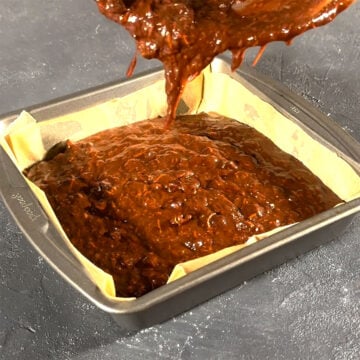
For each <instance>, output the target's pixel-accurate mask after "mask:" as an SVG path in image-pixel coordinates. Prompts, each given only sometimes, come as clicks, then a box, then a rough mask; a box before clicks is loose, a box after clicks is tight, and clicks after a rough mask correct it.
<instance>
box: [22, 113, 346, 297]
mask: <svg viewBox="0 0 360 360" xmlns="http://www.w3.org/2000/svg"><path fill="white" fill-rule="evenodd" d="M52 156H53V154H52ZM26 175H27V176H28V177H29V178H30V179H31V180H32V181H33V182H35V183H36V184H37V185H38V186H39V187H40V188H41V189H43V190H44V191H45V193H46V194H47V197H48V199H49V201H50V203H51V205H52V207H53V209H54V211H55V213H56V215H57V216H58V218H59V220H60V222H61V224H62V226H63V228H64V230H65V232H66V233H67V234H68V236H69V238H70V240H71V241H72V243H73V244H74V245H75V246H76V247H77V248H78V249H79V250H80V251H81V252H82V253H83V254H84V255H85V256H87V257H88V258H89V259H90V260H91V261H92V262H94V263H95V264H96V265H98V266H99V267H100V268H102V269H104V270H105V271H106V272H108V273H110V274H112V275H113V277H114V280H115V284H116V291H117V295H118V296H140V295H142V294H144V293H146V292H148V291H150V290H152V289H154V288H156V287H158V286H161V285H163V284H165V283H166V281H167V279H168V276H169V274H170V272H171V270H172V269H173V267H174V265H176V264H177V263H180V262H183V261H186V260H189V259H193V258H197V257H200V256H202V255H206V254H209V253H212V252H215V251H217V250H220V249H222V248H225V247H228V246H231V245H235V244H241V243H244V242H245V241H246V239H247V238H248V237H249V236H251V235H253V234H258V233H262V232H265V231H268V230H271V229H273V228H276V227H278V226H282V225H286V224H290V223H294V222H297V221H301V220H303V219H306V218H308V217H310V216H312V215H314V214H317V213H319V212H321V211H324V210H325V209H329V208H331V207H333V206H334V205H336V204H338V203H339V202H341V200H340V199H339V198H338V197H337V196H336V195H335V194H333V193H332V192H331V191H330V190H329V189H328V188H327V187H326V186H325V185H324V184H323V183H321V181H320V180H319V179H318V178H317V177H315V176H314V175H313V174H312V173H310V171H309V170H307V169H306V168H304V166H303V165H302V164H301V163H300V162H299V161H298V160H296V159H295V158H293V157H292V156H290V155H287V154H285V153H284V152H282V151H281V150H280V149H279V148H277V147H276V146H275V145H274V144H273V143H272V142H271V141H270V140H269V139H267V138H266V137H264V136H263V135H261V134H259V133H258V132H257V131H256V130H254V129H253V128H250V127H248V126H246V125H243V124H241V123H239V122H237V121H233V120H229V119H226V118H215V119H214V118H211V117H209V116H208V115H205V114H200V115H193V116H184V117H179V118H177V119H176V120H175V122H174V123H173V126H172V127H171V128H170V129H169V130H164V128H163V123H162V121H161V119H154V120H151V121H149V120H148V121H143V122H139V123H136V124H133V125H130V126H126V127H119V128H115V129H110V130H107V131H104V132H101V133H98V134H96V135H93V136H91V137H89V138H86V139H84V140H81V141H79V142H76V143H71V142H68V143H67V144H66V147H65V149H64V151H63V152H61V153H59V154H57V155H56V156H55V157H53V158H52V159H51V160H48V161H41V162H39V163H37V164H35V165H33V166H32V167H31V168H29V169H28V170H26Z"/></svg>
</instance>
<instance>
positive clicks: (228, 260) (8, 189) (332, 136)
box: [0, 57, 360, 330]
mask: <svg viewBox="0 0 360 360" xmlns="http://www.w3.org/2000/svg"><path fill="white" fill-rule="evenodd" d="M212 71H213V72H222V73H227V74H230V76H232V77H234V78H235V79H236V80H238V81H240V82H241V83H242V84H243V85H245V86H247V87H248V88H249V89H250V90H251V91H253V92H254V93H255V94H256V95H258V96H259V97H261V98H262V99H264V100H266V101H267V102H269V103H270V104H271V105H273V106H274V107H275V108H277V110H279V111H280V112H282V113H283V114H285V115H286V116H288V117H289V118H290V119H291V120H292V121H294V122H296V123H298V124H300V126H301V127H302V128H303V129H304V130H305V131H307V132H310V133H311V134H312V136H314V137H316V139H317V140H318V141H319V142H322V143H323V144H325V145H326V146H328V147H330V148H331V149H332V150H334V151H336V152H337V153H338V154H339V156H341V157H343V158H344V159H345V160H346V161H347V162H348V163H350V165H352V166H353V167H354V169H355V170H356V172H357V173H359V174H360V164H359V161H360V144H359V143H358V142H356V141H355V140H354V139H353V138H352V137H351V136H350V135H348V134H347V133H346V132H345V131H343V129H342V128H341V127H340V126H338V125H337V124H336V123H335V122H333V121H332V120H331V119H329V118H328V117H326V116H324V115H323V114H322V113H320V112H319V111H317V110H316V109H314V108H312V107H311V106H310V105H309V104H308V103H307V102H306V101H305V100H303V99H302V98H300V97H298V96H296V95H294V94H292V93H290V92H289V90H287V89H286V88H285V87H283V86H281V85H279V84H276V83H274V82H273V81H272V80H270V79H268V78H266V77H265V76H262V75H259V74H258V73H257V72H256V71H255V70H254V69H252V68H248V67H246V66H243V67H241V69H240V70H238V71H237V72H234V73H232V72H231V70H230V66H229V62H228V60H227V59H226V58H225V57H219V58H216V59H215V60H214V61H213V63H212ZM162 78H163V71H162V70H157V71H154V72H151V73H147V74H144V75H142V76H138V77H136V78H133V79H131V80H129V81H126V82H121V83H119V82H116V83H111V84H107V85H104V86H102V87H98V88H95V89H91V90H88V91H85V92H81V93H77V94H75V95H72V96H69V97H66V98H62V99H58V100H55V101H53V102H49V103H46V104H42V105H37V106H34V107H32V108H28V109H26V110H28V111H29V112H30V113H31V114H32V115H34V117H35V118H36V119H37V120H38V121H44V120H47V119H50V118H53V117H56V116H59V115H64V114H66V113H70V112H74V111H78V110H80V109H82V108H86V107H89V106H91V105H94V104H96V103H100V102H103V101H106V100H110V99H112V98H114V97H121V96H124V95H127V94H129V93H131V92H133V91H136V90H139V89H141V88H143V87H145V86H147V85H150V84H152V83H153V82H155V81H157V80H159V79H162ZM18 114H19V111H18V112H14V113H12V114H7V115H4V116H2V117H0V132H1V131H2V130H1V129H5V128H6V127H7V126H8V124H10V122H11V121H12V120H14V119H15V117H16V116H17V115H18ZM0 173H1V176H0V194H1V196H2V199H3V201H4V203H5V205H6V206H7V208H8V210H9V211H10V213H11V214H12V216H13V217H14V219H15V221H16V223H17V224H18V226H19V227H20V228H21V230H22V231H23V233H24V235H25V236H26V238H27V239H28V240H29V241H30V243H31V244H32V245H33V246H34V247H35V248H36V249H37V251H38V252H39V253H40V254H41V255H42V256H43V257H44V258H45V259H46V260H47V261H48V263H49V264H50V265H51V266H52V267H53V268H54V269H55V270H56V271H57V272H58V273H59V274H60V275H61V276H63V277H64V278H65V279H66V280H67V281H68V282H69V283H70V284H72V286H74V287H75V288H76V289H77V290H78V291H80V292H81V293H82V294H83V295H84V296H86V297H87V298H88V299H89V300H90V301H91V302H93V303H94V304H95V305H97V306H98V307H99V308H101V309H103V310H104V311H106V312H107V313H109V314H111V315H112V316H113V318H114V319H115V321H116V322H117V323H118V324H119V325H120V326H121V327H123V328H126V329H131V330H136V329H140V328H144V327H148V326H151V325H153V324H156V323H160V322H162V321H165V320H167V319H169V318H171V317H173V316H175V315H177V314H179V313H181V312H184V311H186V310H188V309H190V308H192V307H194V306H196V305H198V304H200V303H201V302H204V301H206V300H208V299H210V298H211V297H214V296H216V295H218V294H220V293H222V292H224V291H227V290H229V289H231V288H233V287H235V286H237V285H239V284H241V283H242V282H244V281H245V280H249V279H250V278H251V277H254V276H256V275H258V274H260V273H262V272H264V271H267V270H269V269H271V268H272V267H274V266H277V265H279V264H281V263H283V262H285V261H287V260H289V259H291V258H294V257H296V256H298V255H300V254H302V253H304V252H306V251H309V250H311V249H313V248H315V247H317V246H319V245H321V244H323V243H325V242H328V241H330V240H332V239H334V238H335V237H336V236H339V235H340V234H341V232H342V231H343V230H344V229H345V227H346V226H347V225H348V224H349V223H350V222H351V220H352V218H353V217H354V216H355V214H356V213H357V212H359V211H360V199H356V200H352V201H350V202H348V203H345V204H343V205H341V206H338V207H336V208H333V209H330V210H328V211H326V212H323V213H321V214H319V215H316V216H314V217H312V218H311V219H308V220H305V221H303V222H301V223H298V224H296V225H294V226H292V227H289V228H287V229H285V230H283V231H281V232H279V233H277V234H274V235H272V236H269V237H268V238H266V239H264V240H262V241H260V242H258V243H255V244H253V245H250V246H248V247H246V248H244V249H242V250H240V251H237V252H235V253H233V254H231V255H228V256H226V257H224V258H222V259H221V260H218V261H216V262H214V263H212V264H210V265H207V266H205V267H203V268H201V269H199V270H197V271H195V272H193V273H191V274H189V275H186V276H185V277H183V278H181V279H179V280H176V281H174V282H173V283H170V284H167V285H165V286H162V287H160V288H158V289H156V290H153V291H152V292H150V293H148V294H146V295H144V296H142V297H140V298H138V299H136V300H134V301H129V302H123V303H119V302H113V301H111V300H110V299H108V298H106V297H105V296H104V295H103V294H102V293H101V292H100V291H99V290H98V289H97V287H96V286H95V285H94V283H93V282H92V281H91V280H90V279H89V278H88V277H87V276H86V275H85V273H84V269H83V267H82V265H81V264H80V262H79V261H78V260H77V259H76V258H75V256H74V255H73V254H72V253H71V252H70V251H69V249H68V247H67V245H66V244H65V242H64V241H63V239H62V237H61V236H60V234H59V233H58V232H57V230H56V229H55V227H54V226H53V224H52V223H51V222H50V221H49V220H48V218H47V216H46V215H45V213H44V212H43V210H42V208H41V206H40V205H39V203H38V201H37V199H36V198H35V196H34V195H33V193H32V192H31V190H30V188H29V187H28V185H27V184H26V182H25V180H24V179H23V177H22V175H21V174H20V172H19V171H18V170H17V168H16V167H15V165H14V164H13V162H12V161H11V159H10V158H9V157H8V155H7V154H6V153H5V151H4V150H3V149H2V147H1V146H0Z"/></svg>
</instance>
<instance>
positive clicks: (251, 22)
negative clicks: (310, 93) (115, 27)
mask: <svg viewBox="0 0 360 360" xmlns="http://www.w3.org/2000/svg"><path fill="white" fill-rule="evenodd" d="M96 2H97V5H98V7H99V10H100V11H101V12H102V13H103V14H104V15H105V16H107V17H108V18H110V19H111V20H114V21H116V22H118V23H119V24H121V25H123V26H124V27H125V28H126V29H127V30H128V31H129V32H130V34H132V36H133V37H134V38H135V40H136V43H137V50H138V52H139V53H141V54H142V55H143V56H144V57H146V58H158V59H159V60H161V61H162V62H163V63H164V67H165V76H166V92H167V96H168V116H167V121H168V124H169V123H170V122H171V121H172V120H173V119H174V117H175V111H176V107H177V104H178V102H179V99H180V96H181V93H182V91H183V88H184V86H185V84H186V82H187V81H189V80H190V79H192V78H194V77H195V76H196V75H198V74H199V73H200V72H201V70H202V69H203V68H204V67H205V66H207V65H208V64H209V63H210V62H211V61H212V59H213V58H214V57H215V56H216V55H218V54H220V53H222V52H224V51H225V50H230V51H231V52H232V54H233V60H232V67H233V69H235V68H237V67H238V66H239V65H240V64H241V62H242V60H243V56H244V52H245V50H246V49H247V48H249V47H252V46H262V47H264V46H265V45H266V44H267V43H269V42H271V41H275V40H280V41H286V42H290V41H291V39H293V38H294V37H295V36H296V35H299V34H301V33H303V32H304V31H306V30H309V29H311V28H314V27H317V26H321V25H324V24H326V23H328V22H330V21H331V20H333V19H334V18H335V16H336V15H337V14H338V13H340V12H341V11H343V10H344V9H345V8H346V7H348V6H349V5H350V4H351V3H352V2H353V0H177V1H174V0H96ZM262 49H263V48H262ZM260 54H261V52H260ZM133 66H135V58H134V62H133V63H132V67H133ZM130 72H131V71H130Z"/></svg>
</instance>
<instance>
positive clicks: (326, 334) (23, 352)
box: [0, 0, 360, 360]
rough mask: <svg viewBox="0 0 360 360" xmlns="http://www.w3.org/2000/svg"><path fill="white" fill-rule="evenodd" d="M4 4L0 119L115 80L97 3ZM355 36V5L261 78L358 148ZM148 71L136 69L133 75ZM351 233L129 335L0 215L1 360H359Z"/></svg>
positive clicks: (119, 65)
mask: <svg viewBox="0 0 360 360" xmlns="http://www.w3.org/2000/svg"><path fill="white" fill-rule="evenodd" d="M0 4H1V5H2V10H1V12H0V112H1V113H5V112H10V111H12V110H15V109H18V108H26V107H27V106H30V105H33V104H35V103H40V102H44V101H46V100H50V99H53V98H56V97H59V96H62V95H66V94H70V93H72V92H74V91H78V90H82V89H86V88H89V87H92V86H96V85H99V84H103V83H106V82H109V81H112V80H116V79H121V78H124V74H125V71H126V68H127V66H128V63H129V61H130V59H131V57H132V54H133V50H134V44H133V41H132V39H131V38H130V36H129V35H128V34H127V33H126V32H125V31H124V30H122V29H121V28H120V27H119V26H117V25H116V24H113V23H111V22H110V21H107V20H106V19H105V18H103V17H102V16H101V15H99V13H98V12H97V9H96V5H95V2H94V1H91V0H76V1H75V0H62V1H46V0H32V1H27V0H16V1H11V2H9V1H5V0H0ZM359 24H360V3H356V4H355V5H353V6H352V8H350V9H349V10H347V11H346V12H345V13H343V14H341V15H340V16H339V17H338V18H337V19H336V20H335V21H334V22H333V23H332V24H330V25H327V26H325V27H323V28H321V29H316V30H312V31H310V32H308V33H307V34H304V35H302V36H300V37H298V38H297V39H295V41H294V43H293V45H292V46H290V47H289V46H286V45H284V44H281V43H274V44H272V45H270V46H269V47H268V48H267V50H266V52H265V54H264V56H263V57H262V59H261V61H260V62H259V64H258V65H257V69H258V71H259V72H262V73H265V74H267V75H269V76H271V77H272V78H274V79H276V80H279V81H280V82H282V83H283V84H285V85H286V86H288V87H289V88H290V89H292V90H293V91H294V92H296V93H298V94H300V95H302V96H303V97H305V98H306V99H307V100H308V101H310V102H312V103H313V105H314V106H316V107H318V108H320V109H321V110H322V111H323V112H324V113H325V114H328V115H329V116H331V117H332V118H334V119H335V120H336V121H337V122H338V123H340V124H341V126H342V127H343V128H344V129H345V130H346V131H348V132H349V133H350V134H351V135H352V136H353V137H355V138H356V139H357V140H360V121H359V113H360V101H359V95H360V76H359V68H360V33H359V32H358V26H359ZM253 57H254V51H253V50H251V51H249V52H248V54H247V61H251V59H252V58H253ZM154 66H159V63H158V62H156V61H145V60H140V61H139V64H138V67H137V71H138V72H139V71H143V70H145V69H150V68H153V67H154ZM0 176H2V175H1V174H0ZM359 231H360V219H359V217H357V218H355V220H354V221H353V223H352V224H351V225H350V226H349V227H348V228H347V230H346V231H345V233H344V234H343V235H342V236H341V237H339V238H337V239H335V241H333V242H331V243H329V244H328V245H326V246H322V247H321V248H319V249H317V250H315V251H312V252H311V253H308V254H306V255H303V256H301V257H300V258H298V259H295V260H293V261H290V262H288V263H286V264H284V265H282V266H280V267H278V268H276V269H274V270H272V271H270V272H268V273H266V274H263V275H261V276H258V277H256V278H255V279H253V280H251V281H249V282H247V283H246V284H244V285H242V286H239V287H237V288H236V289H234V290H232V291H229V292H227V293H225V294H223V295H221V296H218V297H216V298H215V299H212V300H210V301H208V302H207V303H205V304H202V305H201V306H198V307H196V308H194V309H193V310H191V311H189V312H187V313H185V314H183V315H180V316H178V317H176V318H175V319H172V320H169V321H168V322H166V323H163V324H161V325H158V326H154V327H151V328H149V329H145V330H142V331H140V332H138V333H128V332H126V331H125V330H123V329H121V328H120V327H118V326H117V325H115V323H114V321H113V320H112V319H111V318H110V316H108V315H107V314H106V313H104V312H102V311H101V310H99V309H97V308H96V307H95V306H94V305H92V304H91V303H89V302H88V301H87V300H86V299H85V298H84V297H83V296H82V295H80V294H79V293H77V292H76V291H75V290H74V289H73V288H72V287H70V286H69V285H68V284H66V283H65V282H64V280H63V279H62V278H60V277H59V276H58V275H57V274H56V273H55V272H54V271H53V270H52V269H51V268H50V267H49V266H48V265H47V264H46V263H45V262H44V260H43V259H42V258H41V257H40V256H39V255H38V254H37V253H36V251H35V250H33V249H32V247H31V246H30V245H29V244H28V243H27V241H26V240H25V239H24V237H23V236H22V234H21V232H20V231H19V229H18V228H17V226H16V225H15V223H14V221H13V220H12V219H11V217H10V215H9V213H8V211H7V210H6V209H5V207H4V205H3V204H2V203H1V202H0V359H1V360H2V359H11V360H13V359H61V360H63V359H87V360H92V359H129V360H131V359H140V358H142V359H358V358H360V305H359V301H360V256H359V254H360V243H359V239H360V237H359Z"/></svg>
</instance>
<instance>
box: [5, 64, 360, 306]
mask: <svg viewBox="0 0 360 360" xmlns="http://www.w3.org/2000/svg"><path fill="white" fill-rule="evenodd" d="M183 101H184V103H185V104H186V107H187V108H188V113H196V112H202V111H203V112H207V113H214V116H216V114H221V115H224V116H227V117H230V118H233V119H236V120H238V121H241V122H243V123H246V124H248V125H250V126H252V127H254V128H256V129H257V130H258V131H260V132H261V133H263V134H265V135H266V136H267V137H269V138H270V139H271V140H272V141H274V142H275V143H276V144H277V145H278V146H279V147H280V148H281V149H282V150H284V151H285V152H287V153H290V154H292V155H293V156H295V157H296V158H298V159H299V160H300V161H302V162H303V163H304V165H305V166H307V167H308V168H309V169H310V170H311V171H312V172H313V173H314V174H315V175H317V176H318V177H319V178H320V179H321V180H322V181H323V182H324V183H325V184H326V185H327V186H328V187H329V188H330V189H332V190H333V191H334V192H335V193H336V194H337V195H338V196H339V197H340V198H342V199H344V200H345V201H350V200H352V199H355V198H357V197H359V196H360V177H359V176H358V175H357V174H356V172H355V171H354V170H353V169H352V167H351V166H350V165H349V164H347V163H346V162H345V161H344V160H343V159H341V158H340V157H339V156H338V155H337V154H336V153H334V152H331V151H330V150H329V149H328V148H327V147H325V146H323V145H322V144H320V143H319V142H317V141H315V140H314V139H313V138H311V136H310V135H308V134H307V133H306V132H305V131H303V130H302V129H301V128H300V127H299V126H297V125H296V124H295V123H293V122H292V121H291V120H289V119H288V118H286V117H285V116H283V115H282V114H280V113H279V112H278V111H277V110H276V109H275V108H274V107H272V106H271V105H270V104H268V103H266V102H265V101H263V100H261V99H260V98H259V97H257V96H256V95H254V94H253V93H252V92H251V91H249V90H248V89H247V88H246V87H244V86H243V85H242V84H240V83H239V82H238V81H236V80H234V79H232V78H231V77H230V76H228V75H226V74H222V73H212V72H211V71H210V70H209V69H207V70H206V71H204V73H203V75H202V76H199V77H198V78H197V79H195V80H194V81H193V82H192V83H190V85H189V86H188V87H187V89H186V91H185V94H184V96H183ZM166 106H167V104H166V96H165V93H164V82H163V81H158V82H156V83H154V84H153V85H151V86H148V87H146V88H144V89H142V90H139V91H137V92H134V93H132V94H129V95H127V96H125V97H122V98H117V99H113V100H110V101H107V102H104V103H102V104H99V105H96V106H93V107H91V108H87V109H84V110H81V111H78V112H74V113H70V114H67V115H64V116H61V117H58V118H54V119H51V120H48V121H44V122H39V123H37V122H36V120H35V119H33V118H32V117H31V115H30V114H28V113H26V112H22V113H21V114H20V116H19V117H18V118H17V119H16V120H15V121H14V122H13V123H12V124H11V125H10V126H9V128H8V130H7V133H6V134H5V136H4V137H3V138H1V139H0V141H1V145H2V146H3V147H4V148H5V150H7V152H8V153H9V155H10V156H11V157H12V159H13V160H14V162H15V163H16V165H17V166H18V168H19V170H20V171H22V170H23V169H25V168H26V167H28V166H29V165H31V164H33V163H34V162H36V161H38V160H41V159H42V158H43V156H44V154H45V153H46V151H47V149H49V148H50V147H51V146H52V145H54V144H56V143H57V142H59V141H62V140H65V139H71V140H74V141H76V140H79V139H82V138H84V137H87V136H89V135H91V134H94V133H96V132H99V131H101V130H105V129H108V128H112V127H115V126H120V125H126V124H129V123H132V122H135V121H139V120H143V119H148V118H154V117H157V116H163V115H164V114H165V113H166ZM334 175H335V176H334ZM28 183H29V186H30V187H31V189H32V190H33V191H34V193H35V195H36V196H37V197H38V199H39V201H40V202H41V204H42V206H43V207H44V209H45V211H46V212H47V214H48V216H49V218H50V219H51V220H52V221H53V222H54V224H55V226H56V227H57V228H58V230H59V232H60V233H61V234H62V235H63V237H64V239H65V241H66V242H67V243H68V245H69V248H70V249H71V251H73V252H74V253H75V255H76V256H77V257H78V259H79V260H80V262H81V263H82V264H83V266H84V268H85V271H86V272H87V274H88V276H89V277H90V278H91V279H92V280H93V281H94V283H95V284H96V285H97V286H98V287H99V289H100V290H101V291H102V292H103V293H104V295H106V296H108V297H110V298H112V299H113V300H114V301H128V300H133V299H134V298H118V297H115V287H114V282H113V279H112V276H110V275H108V274H106V273H105V272H103V271H102V270H101V269H99V268H98V267H96V266H95V265H94V264H92V263H91V262H90V261H89V260H87V259H86V258H85V257H84V256H83V255H82V254H81V253H79V251H77V250H76V248H75V247H74V246H73V245H72V244H71V242H70V241H69V239H68V238H67V236H66V234H65V233H64V231H63V229H62V227H61V225H60V223H59V222H58V220H57V218H56V216H55V214H54V212H53V210H52V208H51V206H50V204H49V202H48V201H47V199H46V196H45V194H44V193H43V192H42V191H41V190H40V189H39V188H38V187H36V186H35V185H34V184H32V183H31V182H30V181H28ZM282 229H283V228H278V229H274V230H273V231H271V232H268V233H265V234H261V235H256V236H253V237H251V238H249V239H248V241H247V242H246V243H245V244H243V245H237V246H232V247H229V248H226V249H223V250H221V251H218V252H217V253H215V254H211V255H208V256H204V257H202V258H199V259H195V260H191V261H188V262H186V263H183V264H178V265H177V266H176V267H175V268H174V270H173V272H172V274H171V276H170V278H169V280H168V282H171V281H174V280H176V279H178V278H180V277H182V276H184V275H185V274H187V273H189V272H191V271H194V270H196V269H198V268H200V267H203V266H204V265H206V264H208V263H210V262H213V261H215V260H217V259H219V258H222V257H224V256H226V255H228V254H230V253H233V252H235V251H237V250H239V249H241V248H243V247H244V246H247V245H249V244H251V243H254V242H256V241H258V240H260V239H262V238H265V237H266V236H269V235H270V234H271V233H274V232H278V231H280V230H282Z"/></svg>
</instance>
